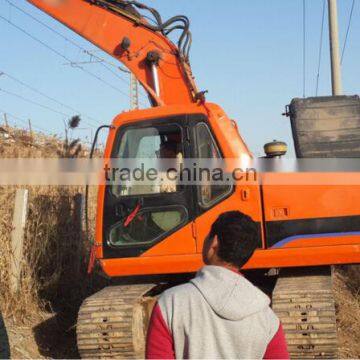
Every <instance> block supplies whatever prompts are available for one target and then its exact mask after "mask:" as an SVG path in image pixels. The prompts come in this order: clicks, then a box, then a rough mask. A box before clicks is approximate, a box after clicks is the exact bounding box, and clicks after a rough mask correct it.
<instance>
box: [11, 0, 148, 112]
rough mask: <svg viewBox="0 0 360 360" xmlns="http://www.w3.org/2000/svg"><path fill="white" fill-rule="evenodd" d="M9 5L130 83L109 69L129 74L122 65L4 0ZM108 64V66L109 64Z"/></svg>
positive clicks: (127, 81)
mask: <svg viewBox="0 0 360 360" xmlns="http://www.w3.org/2000/svg"><path fill="white" fill-rule="evenodd" d="M5 1H6V2H7V3H8V4H9V5H10V6H12V7H13V8H15V9H17V10H18V11H20V12H21V13H23V14H24V15H26V16H28V17H29V18H31V19H32V20H33V21H35V22H37V23H38V24H40V25H42V26H44V27H45V28H46V29H48V30H49V31H51V32H53V33H54V34H56V35H58V36H60V37H61V38H62V39H64V40H65V41H67V42H68V43H70V44H71V45H73V46H75V47H76V48H78V49H80V50H81V51H82V52H83V53H84V54H87V55H89V56H91V57H93V58H94V59H96V60H97V61H98V62H99V64H100V65H101V66H102V67H104V68H105V69H106V70H107V71H109V72H110V73H112V74H113V75H114V76H116V77H117V78H118V79H120V80H121V81H122V82H124V83H125V84H127V85H128V86H129V85H130V81H129V80H126V79H124V78H123V77H121V76H120V75H119V74H118V73H117V72H115V71H114V70H113V69H111V67H110V66H112V67H114V68H116V69H117V70H120V71H122V72H124V73H126V74H130V73H131V72H130V71H129V70H127V69H125V68H123V67H122V66H118V65H115V64H113V63H112V62H109V61H107V60H105V59H104V58H102V57H99V56H97V55H94V54H93V53H92V52H91V51H89V50H87V49H85V48H84V47H83V46H81V45H79V44H78V43H76V42H75V41H74V40H72V39H70V38H68V37H66V36H65V35H63V34H62V33H61V32H59V31H57V30H56V29H54V28H52V27H51V26H49V25H47V24H46V23H44V22H43V21H41V20H39V19H38V18H36V17H35V16H33V15H32V14H30V13H28V12H27V11H25V10H24V9H22V8H20V7H19V6H17V5H15V4H13V3H12V2H11V1H9V0H5ZM70 63H71V64H73V63H74V62H72V61H70ZM107 64H108V65H107ZM109 65H110V66H109ZM130 86H131V85H130ZM141 104H142V105H144V106H146V105H145V104H144V103H143V102H141Z"/></svg>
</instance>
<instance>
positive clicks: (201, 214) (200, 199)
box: [192, 117, 265, 253]
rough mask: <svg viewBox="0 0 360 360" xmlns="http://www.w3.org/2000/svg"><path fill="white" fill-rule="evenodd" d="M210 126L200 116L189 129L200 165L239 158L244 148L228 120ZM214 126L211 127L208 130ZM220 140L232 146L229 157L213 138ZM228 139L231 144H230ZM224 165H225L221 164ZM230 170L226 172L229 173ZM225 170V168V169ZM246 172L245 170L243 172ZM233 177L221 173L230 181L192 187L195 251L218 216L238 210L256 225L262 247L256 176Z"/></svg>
mask: <svg viewBox="0 0 360 360" xmlns="http://www.w3.org/2000/svg"><path fill="white" fill-rule="evenodd" d="M218 124H219V122H216V124H215V125H214V124H211V123H210V121H209V120H208V119H207V118H206V117H202V119H199V121H197V122H195V123H193V126H192V139H193V140H192V152H193V156H194V157H196V158H197V159H199V161H201V162H203V161H204V159H208V161H209V162H211V161H212V160H214V159H215V160H217V161H220V162H221V160H225V158H229V159H230V160H229V164H230V163H231V162H232V161H233V160H234V159H237V158H241V156H242V155H243V153H242V152H241V151H242V150H241V149H242V148H244V145H243V142H242V139H241V137H240V136H239V133H238V131H237V129H236V128H235V127H234V125H233V123H232V122H231V121H223V122H222V123H221V125H218ZM211 125H214V127H211ZM217 125H218V127H217V128H216V134H217V135H219V137H220V136H221V137H222V141H226V143H227V145H229V146H232V148H231V149H230V150H231V151H232V153H231V154H228V153H225V152H224V149H222V148H221V146H220V145H221V142H220V141H219V139H217V138H216V136H215V126H217ZM230 139H231V141H230ZM223 164H225V162H223ZM232 166H233V165H230V169H228V171H230V172H231V171H232V170H231V167H232ZM224 170H225V169H224ZM243 170H244V171H245V169H243ZM233 175H234V173H233V174H230V173H227V172H226V171H224V177H230V178H231V179H232V181H230V182H229V183H225V182H220V183H217V182H216V181H213V182H212V183H211V184H209V183H207V182H206V181H205V182H203V183H201V182H200V183H198V184H197V186H196V187H195V194H196V211H197V214H196V219H195V229H196V240H197V252H198V253H201V252H202V249H203V244H204V240H205V238H206V236H207V235H208V234H209V231H210V228H211V226H212V224H213V223H214V222H215V220H216V219H217V218H218V217H219V215H221V214H223V213H225V212H228V211H240V212H242V213H244V214H246V215H248V216H250V217H251V218H252V219H253V220H254V221H255V222H256V224H257V226H258V232H259V237H258V244H257V245H258V248H263V247H264V246H265V245H264V236H263V227H262V202H261V192H260V185H259V181H258V178H257V174H256V173H252V172H250V173H249V174H248V173H245V174H244V175H243V176H242V177H243V178H242V180H241V181H240V180H237V179H236V178H235V177H233Z"/></svg>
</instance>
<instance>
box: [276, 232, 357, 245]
mask: <svg viewBox="0 0 360 360" xmlns="http://www.w3.org/2000/svg"><path fill="white" fill-rule="evenodd" d="M354 235H360V231H354V232H342V233H328V234H310V235H295V236H290V237H288V238H286V239H283V240H281V241H279V242H278V243H276V244H275V245H274V246H272V247H271V248H270V249H277V248H281V247H283V246H284V245H286V244H288V243H290V242H293V241H296V240H300V239H314V238H326V237H338V236H354Z"/></svg>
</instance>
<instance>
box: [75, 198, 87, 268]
mask: <svg viewBox="0 0 360 360" xmlns="http://www.w3.org/2000/svg"><path fill="white" fill-rule="evenodd" d="M84 214H85V198H84V195H83V194H80V193H78V194H76V195H75V196H74V219H75V226H76V229H77V238H76V239H75V241H76V245H77V247H76V248H77V251H76V254H75V255H76V260H75V266H74V268H75V269H74V272H75V274H80V267H81V261H82V256H83V253H82V249H83V241H84V228H85V227H84V218H85V217H84Z"/></svg>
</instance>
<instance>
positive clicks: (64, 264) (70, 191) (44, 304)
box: [0, 129, 96, 322]
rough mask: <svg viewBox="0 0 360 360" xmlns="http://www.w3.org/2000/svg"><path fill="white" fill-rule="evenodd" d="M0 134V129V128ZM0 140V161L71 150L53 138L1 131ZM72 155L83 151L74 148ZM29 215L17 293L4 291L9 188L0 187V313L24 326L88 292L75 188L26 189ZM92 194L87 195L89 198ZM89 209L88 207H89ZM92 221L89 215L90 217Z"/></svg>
mask: <svg viewBox="0 0 360 360" xmlns="http://www.w3.org/2000/svg"><path fill="white" fill-rule="evenodd" d="M0 130H1V129H0ZM7 130H8V131H7V134H6V136H4V132H2V133H1V131H0V135H2V136H1V137H0V157H1V158H14V157H22V158H26V157H33V158H34V157H58V156H61V155H62V154H65V156H69V154H70V155H71V149H69V147H64V142H62V141H60V140H59V139H58V138H57V137H49V136H45V135H41V134H31V135H30V134H28V133H26V132H24V131H23V130H19V129H7ZM75 151H76V156H79V157H84V156H87V155H88V151H87V150H86V149H85V150H83V149H80V150H79V146H78V144H77V143H76V149H75ZM27 188H28V189H29V212H28V219H27V225H26V230H25V244H24V260H23V264H22V276H21V290H20V294H19V295H18V294H15V295H14V294H11V292H10V291H9V272H8V270H9V262H10V261H11V252H10V233H11V229H12V225H11V223H12V212H13V204H14V196H15V190H16V188H15V187H0V203H1V204H2V206H1V207H0V219H1V220H0V243H1V247H0V310H2V312H3V314H4V316H5V317H11V318H13V320H14V321H16V322H18V321H22V322H26V321H27V320H31V319H32V318H33V317H34V316H37V317H38V316H39V315H38V314H41V312H42V311H45V310H47V311H48V310H52V309H54V310H55V311H58V309H65V308H76V307H77V306H79V303H80V302H81V300H82V299H83V297H84V294H85V293H87V292H88V291H89V286H90V285H89V284H90V283H91V279H89V277H88V276H87V274H86V266H87V259H88V252H89V249H90V246H91V244H90V241H89V239H87V238H86V236H85V234H84V232H83V231H82V229H81V226H80V224H81V219H78V213H77V212H76V211H75V202H74V196H75V195H76V194H78V193H82V194H84V190H85V189H84V188H81V187H50V186H48V187H27ZM95 196H96V194H92V197H91V198H92V199H94V198H95ZM93 208H94V207H93ZM90 215H91V216H92V217H94V211H92V212H90Z"/></svg>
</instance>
